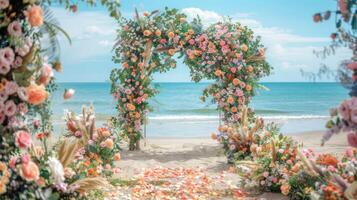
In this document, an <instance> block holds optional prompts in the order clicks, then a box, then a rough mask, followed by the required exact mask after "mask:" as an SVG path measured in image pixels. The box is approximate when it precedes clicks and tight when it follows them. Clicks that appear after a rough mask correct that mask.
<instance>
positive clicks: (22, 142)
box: [15, 130, 32, 148]
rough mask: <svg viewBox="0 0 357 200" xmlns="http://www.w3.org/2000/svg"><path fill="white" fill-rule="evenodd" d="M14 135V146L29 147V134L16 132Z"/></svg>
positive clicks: (21, 131) (30, 141)
mask: <svg viewBox="0 0 357 200" xmlns="http://www.w3.org/2000/svg"><path fill="white" fill-rule="evenodd" d="M15 135H16V141H15V144H16V146H18V147H20V148H28V147H30V146H31V144H32V139H31V135H30V133H28V132H27V131H23V130H20V131H17V132H16V133H15Z"/></svg>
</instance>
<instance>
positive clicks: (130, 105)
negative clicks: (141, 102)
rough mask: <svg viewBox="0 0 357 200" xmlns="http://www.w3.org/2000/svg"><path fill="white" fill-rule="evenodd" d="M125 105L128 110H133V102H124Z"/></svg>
mask: <svg viewBox="0 0 357 200" xmlns="http://www.w3.org/2000/svg"><path fill="white" fill-rule="evenodd" d="M126 107H127V108H128V110H130V111H134V110H135V106H134V105H133V104H131V103H128V104H126Z"/></svg>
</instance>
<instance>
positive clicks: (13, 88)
mask: <svg viewBox="0 0 357 200" xmlns="http://www.w3.org/2000/svg"><path fill="white" fill-rule="evenodd" d="M17 88H18V86H17V84H16V82H14V81H8V82H7V83H6V85H5V91H6V94H7V95H9V96H10V95H13V94H15V93H16V92H17Z"/></svg>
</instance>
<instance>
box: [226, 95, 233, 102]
mask: <svg viewBox="0 0 357 200" xmlns="http://www.w3.org/2000/svg"><path fill="white" fill-rule="evenodd" d="M227 102H228V103H229V104H233V103H234V98H233V97H232V96H229V97H228V99H227Z"/></svg>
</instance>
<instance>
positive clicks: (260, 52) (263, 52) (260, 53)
mask: <svg viewBox="0 0 357 200" xmlns="http://www.w3.org/2000/svg"><path fill="white" fill-rule="evenodd" d="M258 52H259V56H260V57H264V56H265V49H264V48H260V49H258Z"/></svg>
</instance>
